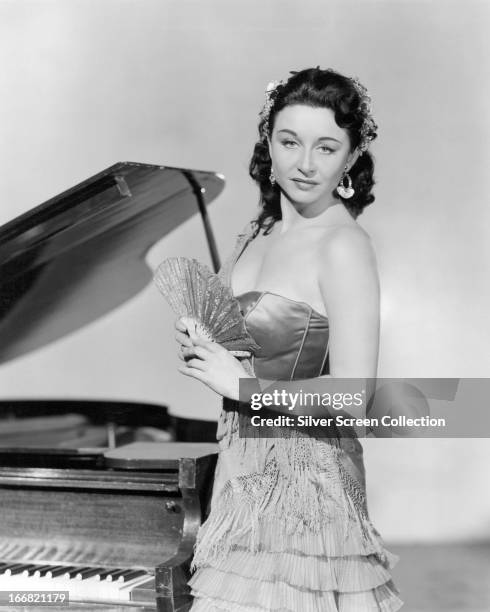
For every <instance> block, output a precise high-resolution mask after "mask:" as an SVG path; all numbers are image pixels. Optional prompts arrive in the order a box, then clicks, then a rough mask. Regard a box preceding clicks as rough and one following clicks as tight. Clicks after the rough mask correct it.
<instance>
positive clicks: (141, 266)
mask: <svg viewBox="0 0 490 612" xmlns="http://www.w3.org/2000/svg"><path fill="white" fill-rule="evenodd" d="M223 187H224V180H223V178H222V177H221V176H220V175H218V174H216V173H214V172H204V171H197V170H188V169H184V168H173V167H164V166H155V165H149V164H139V163H132V162H120V163H117V164H115V165H114V166H111V167H110V168H107V169H106V170H104V171H102V172H100V173H99V174H97V175H95V176H93V177H91V178H89V179H87V180H86V181H84V182H83V183H80V184H79V185H76V186H75V187H73V188H72V189H69V190H68V191H65V192H63V193H62V194H60V195H58V196H56V197H54V198H52V199H50V200H48V201H47V202H45V203H44V204H41V205H40V206H37V207H36V208H33V209H32V210H30V211H28V212H27V213H25V214H23V215H21V216H19V217H17V218H15V219H13V220H12V221H10V222H8V223H7V224H5V225H4V226H2V227H0V363H2V362H6V361H8V360H10V359H14V358H16V357H19V356H20V355H23V354H25V353H27V352H29V351H32V350H35V349H37V348H40V347H42V346H44V345H46V344H48V343H49V342H52V341H54V340H56V339H58V338H60V337H62V336H64V335H65V334H68V333H70V332H72V331H74V330H76V329H79V328H80V327H82V326H84V325H86V324H88V323H91V322H92V321H94V320H96V319H97V318H99V317H101V316H102V315H104V314H106V313H107V312H109V311H111V310H113V309H114V308H116V307H117V306H119V305H121V304H123V303H124V302H125V301H126V300H129V299H130V298H132V297H133V296H134V295H136V294H137V293H138V292H139V291H141V290H142V289H143V288H144V287H145V286H146V285H147V284H148V283H150V281H151V279H152V271H151V270H150V269H149V268H148V266H147V265H146V263H145V254H146V253H147V251H148V249H150V247H151V246H153V244H154V243H156V242H157V241H158V240H160V239H161V238H162V237H163V236H165V235H166V234H168V233H169V232H171V231H172V230H174V229H175V228H176V227H178V226H179V225H180V224H181V223H183V222H184V221H186V220H187V219H189V218H190V217H191V216H192V215H193V214H195V213H196V212H198V211H199V210H200V212H201V215H202V216H203V221H204V227H205V231H206V234H207V237H208V240H209V241H210V249H211V255H212V258H213V261H214V263H215V267H216V262H217V255H216V252H215V246H214V242H213V239H212V234H211V229H210V227H209V224H208V221H207V217H206V210H205V205H206V204H209V203H210V202H211V201H212V200H213V199H214V198H215V197H216V196H217V195H219V193H220V192H221V191H222V189H223ZM196 200H197V201H196Z"/></svg>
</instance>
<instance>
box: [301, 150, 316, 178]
mask: <svg viewBox="0 0 490 612" xmlns="http://www.w3.org/2000/svg"><path fill="white" fill-rule="evenodd" d="M298 170H299V171H300V172H302V173H303V174H304V175H306V176H311V175H313V174H314V173H315V168H314V166H313V161H312V159H311V155H310V153H309V152H308V151H305V152H304V153H303V155H302V156H301V157H300V159H299V162H298Z"/></svg>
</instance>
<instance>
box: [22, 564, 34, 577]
mask: <svg viewBox="0 0 490 612" xmlns="http://www.w3.org/2000/svg"><path fill="white" fill-rule="evenodd" d="M36 567H37V565H33V564H32V563H31V564H30V565H26V566H25V568H24V570H23V572H22V574H23V575H24V576H29V573H30V572H33V571H34V570H35V569H36Z"/></svg>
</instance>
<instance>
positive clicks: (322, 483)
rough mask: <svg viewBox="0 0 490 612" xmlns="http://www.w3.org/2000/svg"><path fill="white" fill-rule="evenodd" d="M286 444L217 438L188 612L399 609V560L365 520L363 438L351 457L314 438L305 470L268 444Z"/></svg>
mask: <svg viewBox="0 0 490 612" xmlns="http://www.w3.org/2000/svg"><path fill="white" fill-rule="evenodd" d="M356 442H357V441H356ZM348 443H350V444H352V441H346V444H348ZM288 444H289V441H286V440H281V441H280V442H277V441H276V442H275V443H273V444H272V445H269V447H267V443H266V442H264V441H262V442H260V441H253V442H251V441H248V443H245V442H244V441H239V440H234V441H233V440H228V441H222V442H221V443H220V454H219V458H218V464H217V469H216V474H215V482H214V487H213V497H212V502H211V512H210V514H209V516H208V518H207V520H206V521H205V522H204V523H203V525H202V526H201V529H200V531H199V534H198V539H197V543H196V547H195V555H194V560H193V565H192V569H193V570H195V573H194V574H193V576H192V578H191V580H190V581H189V585H190V587H191V589H192V594H193V596H194V598H195V599H194V603H193V605H192V607H191V612H218V611H219V612H264V611H275V612H286V611H287V612H339V611H340V612H368V611H381V612H395V611H396V610H399V609H400V608H401V606H402V605H403V602H402V600H401V599H400V598H399V597H398V595H399V591H398V590H397V588H396V587H395V585H394V584H393V582H392V579H391V574H390V571H389V570H390V569H392V568H393V567H394V565H395V564H396V562H397V561H398V557H397V556H396V555H393V554H391V553H390V552H389V551H387V550H386V549H385V547H384V545H383V542H382V539H381V536H380V534H379V533H378V532H377V531H376V529H375V528H374V526H373V525H372V523H371V521H370V520H369V516H368V513H367V506H366V501H365V482H364V467H363V463H362V447H361V446H360V444H359V443H358V442H357V444H358V446H357V447H356V452H354V453H351V454H349V453H348V452H346V451H345V450H344V449H343V448H335V447H329V446H328V445H327V444H325V442H319V443H318V444H317V445H315V447H314V448H318V449H319V453H318V455H317V461H316V462H315V461H313V462H312V463H309V464H307V465H306V467H305V466H303V467H305V469H301V470H295V469H293V470H291V465H292V464H291V462H289V464H288V466H289V467H288V468H287V467H285V466H284V465H282V466H281V454H280V453H279V452H275V451H274V450H271V449H274V446H275V448H276V451H277V448H279V446H281V445H282V449H283V450H284V449H285V450H286V453H288V451H289V449H288ZM291 444H292V445H294V442H291ZM344 446H345V445H344ZM348 448H352V447H348ZM359 448H360V449H361V451H360V453H361V454H359ZM296 450H297V449H296ZM252 454H253V455H254V456H253V457H252ZM294 454H295V453H294V451H292V452H291V453H290V454H289V458H290V456H291V455H292V456H294ZM287 469H289V471H287Z"/></svg>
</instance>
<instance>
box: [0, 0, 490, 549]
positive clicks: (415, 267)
mask: <svg viewBox="0 0 490 612" xmlns="http://www.w3.org/2000/svg"><path fill="white" fill-rule="evenodd" d="M489 9H490V5H489V2H486V1H475V0H460V1H458V2H454V1H449V0H448V1H446V0H440V1H432V2H431V1H428V0H426V1H414V0H410V1H409V0H406V1H401V0H389V1H388V0H387V1H370V0H366V1H364V2H362V1H357V2H352V1H349V0H341V1H333V0H331V1H327V0H323V1H314V0H309V1H304V0H303V1H302V2H299V1H297V0H293V1H291V0H284V1H279V0H269V1H268V2H264V1H263V0H247V1H235V2H231V1H229V0H221V1H220V0H208V1H204V2H203V1H202V0H199V1H198V0H196V1H189V0H178V1H173V0H139V1H136V0H133V1H125V0H84V1H79V0H70V1H69V2H67V1H66V0H54V1H49V0H39V1H35V2H33V1H28V0H12V1H8V0H1V1H0V53H1V70H0V84H1V87H0V91H1V95H0V139H1V140H0V142H1V150H0V165H1V168H2V173H1V178H0V181H1V183H0V189H1V191H0V193H1V195H2V203H1V208H0V223H4V222H6V221H8V220H10V219H11V218H13V217H15V216H17V215H18V214H20V213H22V212H24V211H26V210H28V209H30V208H32V207H33V206H35V205H37V204H39V203H41V202H43V201H45V200H46V199H48V198H50V197H52V196H54V195H56V194H57V193H59V192H61V191H63V190H65V189H67V188H69V187H71V186H72V185H74V184H76V183H78V182H80V181H81V180H83V179H85V178H87V177H89V176H91V175H93V174H95V173H96V172H98V171H100V170H102V169H104V168H106V167H108V166H110V165H111V164H113V163H114V162H116V161H122V160H130V161H138V162H148V163H157V164H164V165H165V164H167V165H172V166H184V167H191V168H198V169H206V170H216V171H219V172H221V173H223V174H224V175H225V177H226V181H227V186H226V189H225V191H224V192H223V194H222V195H221V196H220V197H219V199H218V200H216V202H215V203H213V204H212V206H211V208H210V216H211V220H212V223H213V226H214V229H215V232H216V236H217V241H218V246H219V249H220V254H221V256H222V257H224V256H225V255H226V254H227V253H228V252H229V250H230V249H231V247H232V244H233V242H234V239H235V235H236V233H237V232H238V231H239V230H240V229H241V228H242V226H243V225H244V224H245V223H246V222H247V221H248V220H249V219H250V218H252V217H253V216H255V214H256V205H257V198H258V194H257V191H256V188H255V186H254V184H252V182H251V180H250V179H249V178H248V174H247V166H248V161H249V157H250V154H251V151H252V147H253V143H254V141H255V135H256V124H257V114H258V112H259V110H260V107H261V105H262V102H263V91H264V88H265V86H266V84H267V82H268V81H270V80H272V79H281V78H286V77H287V76H288V73H289V70H299V69H301V68H305V67H309V66H315V65H317V64H320V65H321V66H322V67H323V68H327V67H332V68H336V69H338V70H340V71H342V72H345V73H346V74H348V75H357V76H359V78H360V79H361V81H362V82H363V83H365V84H366V85H367V87H368V89H369V91H370V93H371V95H372V97H373V103H374V112H375V117H376V119H377V122H378V124H379V126H380V129H379V139H378V141H376V142H375V143H374V145H373V147H372V150H373V152H374V154H375V156H376V161H377V173H376V176H377V180H378V185H377V187H376V196H377V199H376V202H375V204H374V205H373V206H372V207H370V208H369V209H368V210H367V211H366V212H365V213H364V214H363V215H362V216H361V217H360V223H361V224H362V225H363V226H364V227H365V228H366V229H367V230H368V232H369V233H370V234H371V236H372V237H373V241H374V244H375V247H376V251H377V255H378V263H379V268H380V276H381V283H382V294H383V297H382V334H381V354H380V365H379V370H378V374H379V376H382V377H389V376H397V377H434V376H441V377H465V376H466V377H485V376H488V373H489V366H490V353H489V350H488V344H489V330H490V324H489V314H488V313H489V312H490V290H489V284H488V278H489V276H490V274H489V273H490V270H489V261H490V246H489V244H490V241H489V229H488V228H489V227H490V211H489V201H488V188H489V180H488V176H487V167H488V163H489V154H488V153H489V151H488V133H489V125H490V123H489V111H488V94H489V87H488V78H487V74H488V68H489V66H488V63H489V62H488V57H489V45H488V42H487V38H488V36H487V32H488V27H489V22H490V20H489V14H490V10H489ZM171 255H187V256H192V257H196V258H198V259H200V260H201V261H204V262H206V263H209V255H208V252H207V249H206V246H205V241H204V235H203V231H202V227H201V225H200V222H199V219H198V218H197V217H195V218H194V219H192V220H190V221H189V222H188V223H186V224H185V225H183V226H181V227H180V228H179V229H178V230H176V231H175V232H173V233H172V234H171V235H169V236H168V237H167V238H165V239H164V240H163V241H162V242H161V243H159V244H158V245H156V246H155V248H154V249H153V250H152V251H151V252H150V253H149V255H148V263H149V265H150V266H151V267H152V268H154V267H155V266H156V265H157V264H158V262H160V261H161V260H162V259H163V258H165V257H167V256H171ZM177 365H178V360H177V358H176V356H175V347H174V340H173V317H172V316H171V313H170V312H169V310H168V308H167V306H166V304H165V303H164V302H163V300H162V299H161V297H160V295H159V294H158V292H157V290H156V289H155V288H153V287H151V286H149V287H148V288H147V289H146V290H145V291H143V292H142V293H141V294H140V295H139V296H138V297H136V298H135V299H133V300H132V301H131V302H129V303H127V304H125V305H124V306H122V307H121V308H119V309H118V310H117V311H115V312H114V313H113V314H111V315H108V316H106V317H104V318H103V319H100V320H99V321H97V322H96V323H94V324H92V325H91V326H89V327H87V328H85V329H83V330H81V331H78V332H76V333H74V334H72V335H71V336H70V337H67V338H66V339H63V340H60V341H58V342H56V343H53V344H52V345H50V346H49V347H46V348H45V349H43V350H40V351H37V352H36V353H34V354H32V355H29V356H27V357H23V358H19V359H17V360H15V361H14V362H12V363H11V364H8V365H5V366H2V367H1V369H0V397H1V398H2V399H7V398H31V397H32V398H44V397H46V398H63V397H65V398H68V397H69V398H100V399H101V400H108V399H121V400H136V401H148V402H156V403H162V404H167V405H168V406H169V407H170V409H171V411H172V412H173V413H175V414H179V415H183V416H190V417H191V416H192V417H200V418H207V419H214V418H216V417H217V413H218V410H219V400H218V398H217V396H215V395H214V394H213V393H212V392H210V391H209V390H207V389H205V388H204V387H202V386H201V385H200V384H199V383H197V382H195V381H192V380H189V379H188V378H184V377H182V376H180V375H179V374H178V373H177V372H176V367H177ZM363 445H364V448H365V455H366V465H367V471H368V499H369V504H370V511H371V514H372V518H373V521H374V522H375V524H376V526H377V527H378V529H379V530H380V531H381V532H382V534H383V536H385V537H386V538H387V539H391V540H399V541H402V540H405V541H417V540H421V541H433V540H454V539H464V538H477V537H480V536H483V535H485V534H488V533H489V532H490V493H489V491H488V487H484V486H482V482H485V470H486V466H487V465H488V461H489V459H490V443H489V441H488V440H484V439H482V440H471V441H465V440H434V441H431V440H401V441H393V440H388V441H386V440H374V441H372V440H367V441H363Z"/></svg>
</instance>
